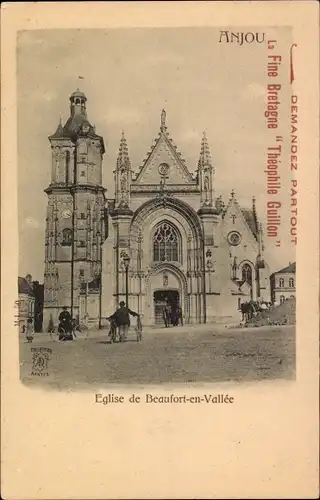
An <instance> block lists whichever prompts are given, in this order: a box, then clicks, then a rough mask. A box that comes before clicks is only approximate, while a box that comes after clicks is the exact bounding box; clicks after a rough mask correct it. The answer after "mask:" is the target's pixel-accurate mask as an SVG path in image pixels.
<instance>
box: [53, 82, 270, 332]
mask: <svg viewBox="0 0 320 500" xmlns="http://www.w3.org/2000/svg"><path fill="white" fill-rule="evenodd" d="M49 141H50V144H51V149H52V168H51V182H50V185H49V187H48V188H47V189H46V190H45V192H46V193H47V195H48V206H47V217H46V230H45V276H44V291H45V296H44V327H45V328H47V326H48V324H52V323H54V324H55V323H56V322H57V317H58V315H59V312H60V311H61V308H62V307H63V306H67V307H68V309H69V310H71V313H72V316H73V317H75V318H78V319H79V321H80V323H82V324H86V325H87V326H88V327H90V326H92V327H96V326H97V325H98V324H99V323H100V321H101V318H103V317H106V316H109V315H110V314H111V313H112V312H113V311H114V309H115V308H116V307H117V305H118V304H119V302H120V301H121V300H126V298H128V304H129V307H130V308H131V309H133V310H135V311H137V312H139V313H140V314H141V315H142V318H143V324H145V325H152V324H162V323H163V320H162V311H163V307H164V305H165V304H167V303H169V304H170V305H171V306H172V307H175V306H176V305H178V304H179V305H180V306H181V308H182V311H183V316H184V321H185V323H204V322H210V321H215V320H217V318H221V317H227V316H229V317H230V316H232V317H234V316H235V315H237V316H238V308H239V304H240V303H241V302H242V301H246V300H250V298H252V299H254V300H256V299H258V298H259V297H261V298H263V299H265V300H267V301H269V300H270V278H269V269H268V265H267V263H266V262H265V259H264V245H263V232H262V226H261V224H260V223H259V221H258V217H257V213H256V208H255V200H254V198H253V200H252V208H251V209H244V208H242V207H240V206H239V204H238V202H237V199H236V194H235V193H234V192H232V193H231V195H230V198H229V200H228V201H227V203H224V201H223V199H222V197H221V196H217V195H216V183H215V167H214V165H213V163H212V159H211V156H210V149H209V145H208V140H207V137H206V135H205V134H204V135H203V138H202V142H201V145H199V147H200V152H199V160H198V164H197V165H194V166H193V168H192V170H193V171H195V173H192V171H190V170H189V169H188V167H187V165H186V162H185V161H184V159H183V156H182V154H181V153H180V151H179V150H178V147H177V146H176V144H175V143H174V141H173V139H172V138H171V135H170V133H169V130H168V126H167V117H166V112H165V111H164V110H163V111H162V113H161V117H160V128H159V133H158V136H157V137H156V138H155V140H154V143H153V146H152V148H151V150H150V151H149V152H148V154H147V156H146V158H145V160H144V161H143V163H142V164H141V166H140V168H139V169H138V170H137V171H136V172H135V173H134V171H133V170H132V166H131V162H130V157H129V152H128V147H127V143H126V139H125V136H124V134H122V137H121V139H120V147H119V153H118V158H117V162H116V165H114V172H113V173H114V196H113V197H112V198H110V197H109V195H107V194H106V189H105V188H104V187H103V185H102V161H103V155H104V153H105V146H104V141H103V138H102V137H101V136H100V135H98V134H97V132H96V130H95V127H94V126H93V125H92V124H91V123H90V121H89V119H88V117H87V98H86V96H85V95H84V94H83V93H82V92H80V91H79V90H77V91H76V92H74V93H73V94H72V95H71V96H70V117H69V118H68V120H67V122H66V123H65V124H64V125H63V124H62V123H60V124H59V125H58V128H57V130H56V132H55V133H54V134H53V135H51V136H50V137H49ZM108 167H109V166H108ZM126 278H127V279H126ZM238 317H239V316H238Z"/></svg>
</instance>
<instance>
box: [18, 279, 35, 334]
mask: <svg viewBox="0 0 320 500" xmlns="http://www.w3.org/2000/svg"><path fill="white" fill-rule="evenodd" d="M34 306H35V295H34V291H33V286H32V277H31V275H30V274H27V276H26V277H25V278H21V277H20V276H19V277H18V322H19V329H20V330H22V327H23V325H26V324H27V320H28V318H31V319H32V320H33V319H34Z"/></svg>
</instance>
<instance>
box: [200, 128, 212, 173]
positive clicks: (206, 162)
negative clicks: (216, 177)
mask: <svg viewBox="0 0 320 500" xmlns="http://www.w3.org/2000/svg"><path fill="white" fill-rule="evenodd" d="M204 167H212V159H211V154H210V148H209V144H208V139H207V135H206V132H205V131H204V132H203V136H202V141H201V149H200V157H199V161H198V168H199V169H201V168H204Z"/></svg>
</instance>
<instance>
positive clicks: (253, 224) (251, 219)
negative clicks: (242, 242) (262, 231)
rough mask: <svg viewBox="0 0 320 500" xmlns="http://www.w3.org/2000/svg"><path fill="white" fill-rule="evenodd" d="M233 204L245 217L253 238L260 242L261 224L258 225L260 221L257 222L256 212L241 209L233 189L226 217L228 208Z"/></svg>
mask: <svg viewBox="0 0 320 500" xmlns="http://www.w3.org/2000/svg"><path fill="white" fill-rule="evenodd" d="M233 203H234V204H235V205H236V206H237V207H238V209H239V211H240V213H241V215H242V216H243V219H244V221H245V223H246V225H247V226H248V228H249V229H250V231H251V233H252V234H253V236H254V237H255V239H256V240H258V233H259V224H258V221H257V215H256V213H255V212H254V210H250V209H246V208H242V207H240V205H239V203H238V201H237V199H236V195H235V192H234V190H233V189H232V191H231V195H230V199H229V203H228V205H227V207H226V209H225V210H224V215H225V214H226V212H227V210H228V208H229V207H230V206H231V205H232V204H233Z"/></svg>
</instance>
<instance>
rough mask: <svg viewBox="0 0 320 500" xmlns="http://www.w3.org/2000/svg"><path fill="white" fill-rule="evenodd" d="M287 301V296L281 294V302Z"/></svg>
mask: <svg viewBox="0 0 320 500" xmlns="http://www.w3.org/2000/svg"><path fill="white" fill-rule="evenodd" d="M284 301H285V296H284V295H280V304H282V302H284Z"/></svg>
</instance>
